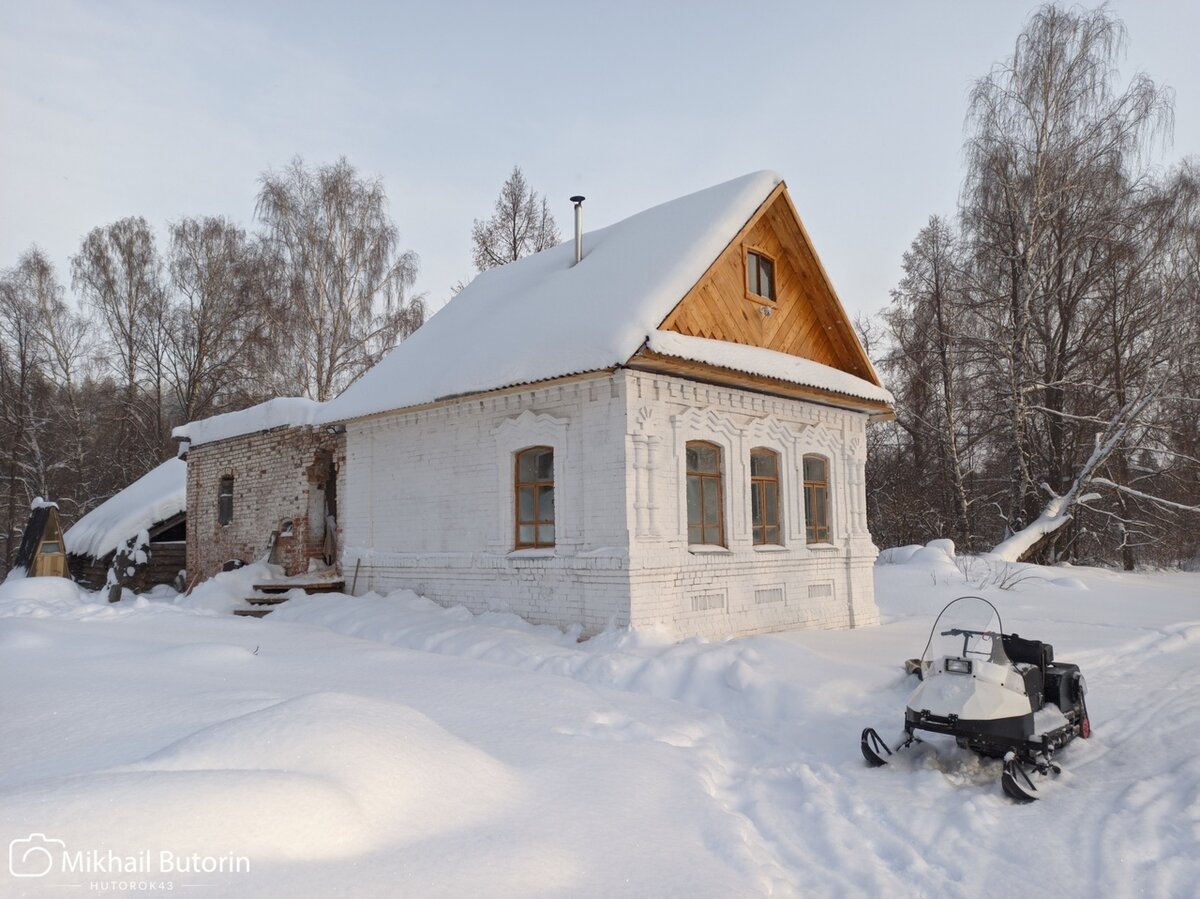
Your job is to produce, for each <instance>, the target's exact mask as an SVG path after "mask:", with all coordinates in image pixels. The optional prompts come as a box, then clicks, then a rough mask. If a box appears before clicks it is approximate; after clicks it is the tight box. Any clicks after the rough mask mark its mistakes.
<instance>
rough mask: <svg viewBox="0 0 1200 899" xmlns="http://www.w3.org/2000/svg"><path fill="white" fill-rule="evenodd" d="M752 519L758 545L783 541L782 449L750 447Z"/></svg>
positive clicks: (771, 544) (768, 544) (769, 544)
mask: <svg viewBox="0 0 1200 899" xmlns="http://www.w3.org/2000/svg"><path fill="white" fill-rule="evenodd" d="M750 521H751V527H752V529H753V531H754V545H755V546H773V545H779V544H781V543H782V542H783V541H782V540H781V539H780V537H779V453H777V452H775V451H774V450H770V449H767V448H766V447H763V446H759V447H755V448H754V449H752V450H750Z"/></svg>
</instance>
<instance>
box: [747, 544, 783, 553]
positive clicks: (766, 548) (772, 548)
mask: <svg viewBox="0 0 1200 899" xmlns="http://www.w3.org/2000/svg"><path fill="white" fill-rule="evenodd" d="M754 551H755V552H756V553H785V552H787V551H788V548H787V547H786V546H784V545H783V544H782V543H756V544H755V545H754Z"/></svg>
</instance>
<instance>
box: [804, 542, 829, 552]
mask: <svg viewBox="0 0 1200 899" xmlns="http://www.w3.org/2000/svg"><path fill="white" fill-rule="evenodd" d="M805 546H806V547H808V548H809V549H815V550H818V551H820V552H829V551H831V550H836V549H837V547H836V546H834V545H833V544H832V543H806V544H805Z"/></svg>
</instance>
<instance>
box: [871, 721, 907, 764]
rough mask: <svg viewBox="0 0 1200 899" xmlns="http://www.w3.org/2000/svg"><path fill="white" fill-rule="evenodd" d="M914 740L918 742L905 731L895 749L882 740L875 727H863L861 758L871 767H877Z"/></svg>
mask: <svg viewBox="0 0 1200 899" xmlns="http://www.w3.org/2000/svg"><path fill="white" fill-rule="evenodd" d="M916 742H918V740H917V738H916V737H915V736H913V735H912V734H911V733H908V732H907V731H905V734H904V739H903V740H901V741H900V743H899V744H898V745H897V746H896V748H895V749H892V748H891V747H890V746H888V744H887V743H885V742H884V741H883V737H881V736H879V734H878V733H876V731H875V728H873V727H866V728H863V732H862V740H861V742H860V746H861V748H862V754H863V758H864V759H866V760H867V764H868V765H870V766H871V767H872V768H878V767H879V766H880V765H886V764H887V763H888V757H889V756H892V755H895V754H896V753H897V752H899V751H900V750H901V749H907V748H908V747H909V746H911V745H912V744H913V743H916Z"/></svg>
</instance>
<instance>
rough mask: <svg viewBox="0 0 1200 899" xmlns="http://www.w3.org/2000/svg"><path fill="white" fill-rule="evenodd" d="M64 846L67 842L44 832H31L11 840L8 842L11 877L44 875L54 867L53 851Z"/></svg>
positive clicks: (59, 849)
mask: <svg viewBox="0 0 1200 899" xmlns="http://www.w3.org/2000/svg"><path fill="white" fill-rule="evenodd" d="M55 847H58V848H57V849H55ZM66 848H67V844H66V843H64V842H63V841H62V840H55V839H52V838H50V837H47V836H46V835H45V834H44V833H31V834H30V835H29V836H28V837H26V838H25V839H23V840H13V841H12V842H11V843H9V844H8V873H9V874H11V875H12V876H13V877H44V876H45V875H47V874H49V873H50V869H51V868H53V867H54V853H55V852H56V851H63V850H65V849H66Z"/></svg>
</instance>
